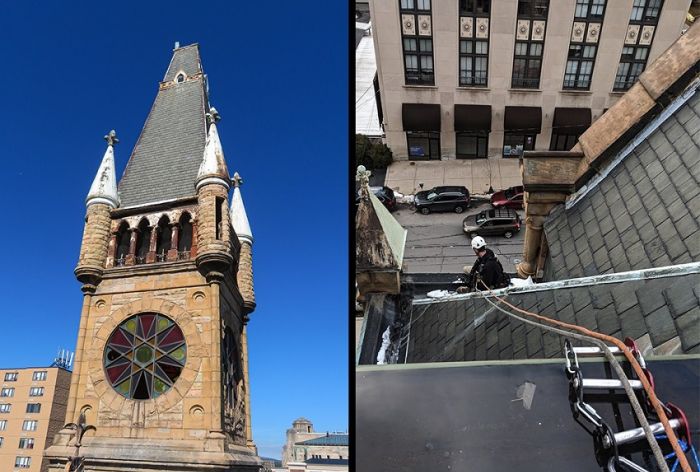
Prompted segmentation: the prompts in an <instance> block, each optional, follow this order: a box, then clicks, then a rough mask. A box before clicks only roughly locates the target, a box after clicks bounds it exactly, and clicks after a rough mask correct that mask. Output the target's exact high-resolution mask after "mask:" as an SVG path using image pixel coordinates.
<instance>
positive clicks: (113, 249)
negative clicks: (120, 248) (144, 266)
mask: <svg viewBox="0 0 700 472" xmlns="http://www.w3.org/2000/svg"><path fill="white" fill-rule="evenodd" d="M118 237H119V232H118V231H114V232H112V237H111V238H110V239H109V246H108V247H107V262H106V263H105V267H108V268H109V267H114V259H115V258H116V257H117V244H118V242H117V238H118Z"/></svg>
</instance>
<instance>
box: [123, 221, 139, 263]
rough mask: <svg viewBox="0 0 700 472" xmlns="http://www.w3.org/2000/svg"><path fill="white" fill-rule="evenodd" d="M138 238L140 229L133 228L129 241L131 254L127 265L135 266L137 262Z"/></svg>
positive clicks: (127, 258) (127, 259) (128, 256)
mask: <svg viewBox="0 0 700 472" xmlns="http://www.w3.org/2000/svg"><path fill="white" fill-rule="evenodd" d="M138 237H139V229H138V228H132V229H131V239H129V254H128V255H127V256H126V264H125V265H134V262H135V261H136V241H137V240H138Z"/></svg>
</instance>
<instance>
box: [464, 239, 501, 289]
mask: <svg viewBox="0 0 700 472" xmlns="http://www.w3.org/2000/svg"><path fill="white" fill-rule="evenodd" d="M470 276H471V284H472V286H476V288H477V289H478V290H485V289H484V286H483V285H481V284H480V283H479V284H477V279H480V280H481V281H482V282H483V283H485V284H486V285H487V286H488V287H489V288H492V289H493V288H503V287H507V286H508V284H509V283H510V277H508V276H507V275H506V274H505V272H503V266H502V265H501V263H500V262H499V261H498V259H497V258H496V255H495V254H494V253H493V251H492V250H491V249H488V248H486V254H484V255H483V256H482V257H479V258H477V259H476V262H474V266H473V267H472V270H471V272H470Z"/></svg>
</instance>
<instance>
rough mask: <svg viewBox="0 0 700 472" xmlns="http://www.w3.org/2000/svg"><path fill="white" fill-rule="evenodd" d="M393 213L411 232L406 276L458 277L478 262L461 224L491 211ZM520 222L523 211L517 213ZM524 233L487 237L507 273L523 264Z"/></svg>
mask: <svg viewBox="0 0 700 472" xmlns="http://www.w3.org/2000/svg"><path fill="white" fill-rule="evenodd" d="M399 208H400V209H399V210H397V211H395V212H394V213H393V215H394V217H395V218H396V220H397V221H398V222H399V223H400V224H401V225H402V226H403V227H404V228H406V229H407V230H408V235H407V237H406V249H405V252H404V272H405V273H408V274H416V273H459V272H462V268H463V267H464V266H465V265H468V266H470V267H471V265H472V264H474V261H475V260H476V256H475V255H474V251H473V250H472V248H471V239H469V237H468V236H467V235H466V234H464V232H463V231H462V220H464V218H465V217H466V216H467V215H472V214H475V213H478V212H479V211H481V210H484V209H487V208H491V205H490V204H488V203H486V204H481V205H479V206H475V207H473V208H470V209H469V210H468V211H465V212H464V213H461V214H457V213H452V212H450V213H430V214H428V215H423V214H420V213H416V212H415V211H414V210H412V209H410V208H409V207H408V206H407V205H401V206H400V207H399ZM518 213H519V214H520V216H521V218H522V217H523V211H522V210H520V211H518ZM524 234H525V231H524V229H522V230H521V231H520V232H519V233H517V234H515V235H513V237H512V238H510V239H506V238H504V237H503V236H489V237H485V238H484V239H486V243H487V245H488V247H489V248H491V250H492V251H493V252H494V253H495V254H496V256H497V257H498V260H499V261H501V264H502V265H503V269H504V270H505V271H506V272H510V273H513V272H515V264H517V263H518V262H520V261H521V259H522V253H523V236H524Z"/></svg>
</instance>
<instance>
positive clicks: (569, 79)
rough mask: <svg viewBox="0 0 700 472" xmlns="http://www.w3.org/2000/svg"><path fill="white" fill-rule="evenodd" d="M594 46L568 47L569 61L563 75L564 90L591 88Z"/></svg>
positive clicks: (576, 45)
mask: <svg viewBox="0 0 700 472" xmlns="http://www.w3.org/2000/svg"><path fill="white" fill-rule="evenodd" d="M596 49H597V47H596V46H593V45H584V44H572V45H571V46H569V59H568V60H567V62H566V71H565V73H564V88H565V89H583V90H588V89H589V88H590V87H591V76H592V75H593V61H595V55H596Z"/></svg>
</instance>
